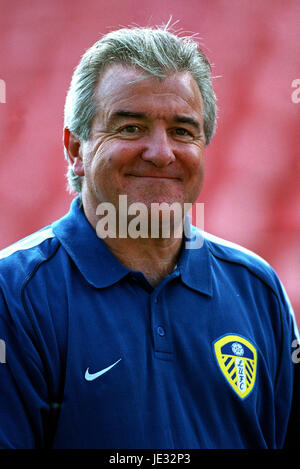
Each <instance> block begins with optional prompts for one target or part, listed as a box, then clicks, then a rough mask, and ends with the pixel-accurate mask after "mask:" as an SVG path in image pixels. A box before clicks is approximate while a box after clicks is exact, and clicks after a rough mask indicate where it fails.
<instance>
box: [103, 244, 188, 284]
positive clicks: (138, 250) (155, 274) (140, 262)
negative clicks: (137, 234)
mask: <svg viewBox="0 0 300 469" xmlns="http://www.w3.org/2000/svg"><path fill="white" fill-rule="evenodd" d="M103 241H104V242H105V243H106V245H107V246H108V248H109V249H110V250H111V251H112V253H113V254H114V255H115V256H116V257H117V259H118V260H119V261H120V262H121V263H122V264H123V265H125V266H126V267H127V268H129V269H131V270H137V271H140V272H143V274H144V275H145V277H146V278H147V279H148V280H149V282H150V283H151V284H152V285H153V286H155V285H157V284H158V283H159V282H160V281H161V280H162V279H163V278H164V277H165V276H166V275H168V274H169V273H171V272H172V271H173V270H174V267H175V266H176V264H177V260H178V256H179V251H180V248H181V243H182V239H180V238H169V239H151V238H147V239H143V238H137V239H131V238H126V239H123V238H122V239H120V238H114V239H112V238H105V239H104V240H103Z"/></svg>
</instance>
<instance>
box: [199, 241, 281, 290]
mask: <svg viewBox="0 0 300 469" xmlns="http://www.w3.org/2000/svg"><path fill="white" fill-rule="evenodd" d="M202 236H203V237H204V242H205V244H206V245H207V248H208V249H209V251H210V254H211V256H212V258H213V259H215V260H216V262H218V264H219V265H220V264H221V265H222V266H223V268H229V269H231V270H234V271H236V273H237V274H239V272H241V271H242V272H244V273H246V274H247V275H249V276H252V277H255V278H256V279H258V280H259V281H261V282H263V283H264V284H265V285H266V286H268V287H269V288H270V289H272V290H273V291H274V292H276V293H278V289H281V288H282V285H281V282H280V280H279V278H278V276H277V274H276V272H275V271H274V269H273V268H272V266H271V265H270V264H269V263H268V262H267V261H266V260H265V259H263V258H262V257H261V256H259V255H258V254H256V253H255V252H253V251H251V250H250V249H247V248H245V247H243V246H241V245H239V244H236V243H233V242H230V241H227V240H225V239H222V238H220V237H218V236H214V235H212V234H210V233H207V232H202Z"/></svg>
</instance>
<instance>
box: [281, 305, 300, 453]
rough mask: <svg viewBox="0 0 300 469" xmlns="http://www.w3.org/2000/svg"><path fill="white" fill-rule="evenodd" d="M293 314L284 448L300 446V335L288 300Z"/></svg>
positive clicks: (291, 311) (291, 312)
mask: <svg viewBox="0 0 300 469" xmlns="http://www.w3.org/2000/svg"><path fill="white" fill-rule="evenodd" d="M288 307H289V311H290V315H291V336H290V364H291V368H292V373H291V374H292V401H291V408H290V413H289V423H288V429H287V434H286V439H285V443H284V448H297V449H299V447H300V336H299V330H298V326H297V324H296V318H295V316H294V313H293V310H292V308H291V305H290V304H289V302H288Z"/></svg>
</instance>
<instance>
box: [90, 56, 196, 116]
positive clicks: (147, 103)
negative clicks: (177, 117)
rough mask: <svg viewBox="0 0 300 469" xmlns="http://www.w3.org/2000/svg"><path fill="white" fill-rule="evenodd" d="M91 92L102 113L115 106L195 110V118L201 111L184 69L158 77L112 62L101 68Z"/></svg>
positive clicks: (175, 110) (185, 111) (193, 111)
mask: <svg viewBox="0 0 300 469" xmlns="http://www.w3.org/2000/svg"><path fill="white" fill-rule="evenodd" d="M95 91H96V93H95V94H96V101H97V107H98V109H99V111H100V113H101V114H102V113H104V114H105V115H108V114H109V113H110V112H114V111H116V110H118V109H126V110H134V111H142V112H144V111H145V112H147V111H149V112H150V113H159V112H161V113H165V112H167V111H168V112H178V113H192V114H193V113H194V114H195V113H197V114H198V117H199V114H200V115H201V116H202V113H203V99H202V96H201V93H200V90H199V87H198V85H197V83H196V81H195V80H194V78H193V77H192V76H191V74H190V73H188V72H175V73H172V74H171V73H170V74H169V75H168V76H167V77H166V78H158V77H154V76H151V75H149V74H146V72H144V71H142V70H138V69H136V68H134V67H129V66H124V65H118V64H114V65H112V66H110V67H108V68H107V69H106V70H105V71H104V73H103V75H102V76H101V78H100V80H99V82H98V84H97V87H96V90H95Z"/></svg>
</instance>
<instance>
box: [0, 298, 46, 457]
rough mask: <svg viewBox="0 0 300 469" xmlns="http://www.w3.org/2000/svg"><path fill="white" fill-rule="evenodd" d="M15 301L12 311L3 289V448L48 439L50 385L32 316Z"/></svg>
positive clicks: (0, 393) (0, 354)
mask: <svg viewBox="0 0 300 469" xmlns="http://www.w3.org/2000/svg"><path fill="white" fill-rule="evenodd" d="M11 302H12V305H11V306H10V309H11V311H9V308H8V306H7V303H6V301H5V298H4V295H3V293H2V292H1V290H0V339H1V342H0V344H1V345H0V415H1V420H0V449H36V448H40V447H45V444H46V440H47V432H46V431H45V429H46V428H47V427H48V423H49V421H48V419H49V414H50V406H49V399H48V387H47V382H46V379H45V373H44V367H43V363H42V360H41V357H40V355H39V353H38V350H37V346H36V345H35V340H36V339H35V337H34V334H33V331H32V328H31V325H30V320H29V318H27V317H26V315H25V314H24V312H23V317H22V319H21V318H20V316H22V309H21V307H20V305H18V301H17V299H16V298H14V299H12V300H11ZM12 309H14V311H12ZM18 309H19V311H17V310H18ZM19 313H20V314H19Z"/></svg>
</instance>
